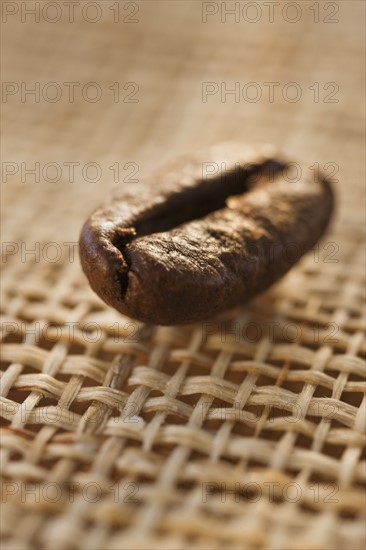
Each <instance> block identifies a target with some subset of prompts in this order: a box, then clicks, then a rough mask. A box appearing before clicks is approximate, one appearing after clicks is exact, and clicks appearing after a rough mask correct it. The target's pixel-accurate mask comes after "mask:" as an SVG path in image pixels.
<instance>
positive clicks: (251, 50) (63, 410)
mask: <svg viewBox="0 0 366 550" xmlns="http://www.w3.org/2000/svg"><path fill="white" fill-rule="evenodd" d="M11 4H12V5H15V6H16V7H18V8H19V9H18V11H17V13H14V14H13V15H9V16H8V17H7V18H6V19H5V20H4V21H3V25H2V27H3V46H4V48H3V49H4V53H3V80H4V81H6V82H8V83H13V88H9V89H12V90H13V93H12V94H11V95H8V96H7V98H6V101H4V103H3V114H4V122H3V129H4V133H5V134H6V140H4V141H3V145H2V157H3V161H5V162H7V163H13V164H11V165H10V164H7V165H6V166H7V167H9V166H10V168H9V170H10V172H11V171H12V170H13V175H11V173H10V172H9V173H8V177H7V178H5V179H4V181H3V183H2V199H3V200H2V210H3V229H2V240H3V252H4V258H3V275H2V293H3V298H2V314H3V317H2V371H1V374H2V376H1V406H2V409H1V410H2V419H3V428H2V438H1V443H2V447H1V469H2V488H3V493H2V494H3V496H2V506H1V513H2V519H1V530H2V537H3V542H2V547H3V548H4V549H5V548H7V549H19V548H24V549H35V548H37V549H38V548H45V549H46V548H47V549H66V548H67V549H74V548H75V549H84V548H85V549H86V548H87V549H92V548H93V549H102V548H103V549H111V550H112V549H116V550H117V549H121V548H126V549H130V548H134V549H147V548H148V549H154V548H156V549H162V548H166V549H183V548H187V547H192V548H202V549H207V548H210V549H211V548H212V549H214V548H217V549H218V548H259V549H273V550H277V549H280V548H281V549H315V548H316V549H334V548H353V549H360V548H363V546H364V544H365V538H364V512H365V506H364V487H365V477H366V475H365V451H364V449H365V418H366V414H365V413H366V406H365V364H364V357H365V351H366V346H365V339H364V328H365V321H364V308H363V304H364V257H363V254H364V252H363V251H364V246H363V240H364V239H363V235H362V228H363V226H364V213H363V208H362V206H363V201H364V173H363V167H364V145H365V143H364V132H363V125H362V117H363V114H364V102H363V97H364V50H363V43H364V41H363V40H362V37H363V36H364V27H363V21H364V4H363V3H362V2H352V1H351V2H333V3H328V5H329V4H331V8H330V9H331V10H333V8H334V6H335V8H337V10H336V11H337V13H336V15H335V16H331V13H332V12H331V11H329V7H328V8H326V7H325V4H324V3H322V2H320V3H315V4H317V5H318V8H319V10H320V11H319V22H315V21H314V16H315V13H314V9H315V8H313V9H310V8H311V6H313V5H314V2H305V1H304V2H301V7H302V15H301V17H300V19H299V20H298V21H296V22H295V23H289V22H288V21H286V19H285V18H284V17H283V15H282V11H280V12H278V13H279V15H276V17H275V19H274V21H273V23H271V22H270V21H268V17H267V19H266V16H265V15H264V14H265V13H266V12H265V11H264V4H262V3H260V2H257V3H256V4H257V5H259V6H261V7H262V9H263V12H262V13H263V15H262V18H261V19H260V20H258V21H257V22H256V23H248V22H247V21H245V19H243V17H242V16H241V17H240V20H239V21H236V20H235V17H233V16H231V17H229V16H228V17H227V20H226V22H225V20H224V21H222V18H221V14H220V12H218V14H216V15H212V16H211V15H210V16H209V17H208V18H207V21H206V22H204V21H203V12H202V10H203V9H204V8H203V4H202V3H201V2H189V1H188V2H176V1H169V2H164V1H161V2H156V1H154V0H150V1H141V2H137V3H134V2H133V3H130V5H129V6H127V5H126V3H123V2H120V3H119V6H120V9H121V11H120V17H121V18H122V19H123V18H126V15H127V16H128V17H129V18H131V19H135V20H136V21H135V22H129V21H123V20H120V21H119V22H117V23H115V22H114V21H113V15H114V13H115V9H116V8H113V9H111V7H113V5H114V4H116V3H112V2H108V1H105V2H97V4H98V5H99V7H100V9H101V13H102V15H101V18H100V20H99V21H96V22H95V23H91V22H89V21H88V20H86V18H85V17H82V16H81V12H80V11H76V12H75V17H74V21H73V22H70V19H69V16H68V15H67V13H65V11H63V12H62V16H61V18H60V19H59V20H58V21H56V22H55V23H50V22H49V21H47V17H48V18H51V17H53V15H52V13H51V11H50V12H49V13H48V15H47V16H46V17H45V16H44V15H42V14H41V16H40V20H39V22H37V21H36V20H35V16H26V15H24V13H23V15H22V12H21V10H22V9H23V8H22V6H21V3H20V2H18V3H17V2H13V3H11ZM23 4H26V5H27V7H29V9H30V7H32V6H33V4H34V3H32V2H26V3H23ZM41 4H42V3H41ZM81 4H83V3H82V2H81ZM210 4H211V5H212V6H213V9H214V10H215V9H216V7H218V9H221V7H220V6H221V3H215V2H214V3H210ZM244 4H245V3H243V2H242V3H240V5H241V7H244ZM346 4H347V6H346ZM136 6H137V8H138V12H136V13H135V11H136ZM332 6H333V8H332ZM335 8H334V9H335ZM50 10H51V8H50ZM113 10H114V11H113ZM248 13H249V12H248ZM276 13H277V12H276ZM288 13H289V17H293V15H291V12H290V11H289V12H288ZM89 17H93V14H92V12H90V13H89ZM249 17H253V15H249ZM326 17H328V18H329V17H330V18H336V19H338V22H333V23H330V22H327V21H325V18H326ZM50 82H54V83H56V84H58V85H59V86H60V87H61V90H62V92H63V93H62V96H61V97H60V98H59V99H58V100H57V101H53V102H52V101H49V100H46V99H44V97H43V96H42V91H40V96H39V101H36V100H35V99H34V96H31V95H24V97H22V95H21V84H22V83H26V85H27V89H30V88H32V87H33V88H34V89H36V88H35V86H36V83H39V86H40V90H43V91H44V89H45V88H44V86H45V85H47V84H48V83H50ZM70 82H76V83H79V85H78V86H77V87H76V88H75V90H74V91H75V97H74V100H73V101H71V100H70V98H69V97H68V96H67V94H66V93H65V91H67V90H68V89H69V88H67V86H66V85H65V83H70ZM89 82H96V83H97V84H98V85H99V87H100V89H101V90H102V97H101V98H100V99H99V100H98V101H90V100H88V98H87V96H85V91H84V95H83V93H82V92H81V91H80V90H81V89H82V87H83V86H85V84H86V83H89ZM116 82H117V83H119V86H120V89H119V97H118V98H117V101H115V100H116V97H115V95H114V94H115V93H116V92H115V90H116V85H115V83H116ZM207 82H208V83H216V84H217V85H218V86H219V90H220V91H219V93H217V94H215V95H213V96H212V97H211V96H209V97H207V98H206V99H207V101H203V99H202V83H207ZM236 82H239V84H240V86H241V90H242V87H243V86H244V85H245V83H248V82H255V83H261V89H262V91H263V94H265V91H266V90H267V89H268V88H266V87H265V86H264V85H263V83H265V82H278V83H279V87H278V88H276V90H278V92H279V96H278V97H277V96H276V98H275V100H274V101H273V102H272V101H269V99H268V97H266V96H265V95H264V96H263V98H262V99H260V100H258V101H257V102H250V101H248V100H244V99H243V96H241V98H242V99H240V100H239V101H236V97H235V96H233V95H231V96H230V95H228V96H227V97H225V96H224V97H222V95H221V86H222V83H224V85H226V87H227V89H228V90H229V89H233V88H234V87H235V83H236ZM289 82H295V83H297V85H298V86H299V87H300V89H301V91H302V97H301V99H299V100H298V101H297V102H291V101H288V100H287V101H285V100H284V99H283V97H282V91H281V90H283V87H284V85H286V84H287V83H289ZM128 83H130V84H128ZM131 83H132V84H131ZM315 83H318V86H319V88H317V87H316V86H317V85H315ZM328 83H333V85H331V87H328V88H325V86H327V85H328ZM334 84H336V88H334ZM16 85H18V86H19V91H18V92H17V91H16V90H17V88H16ZM14 86H15V87H14ZM124 86H126V87H125V88H124ZM110 87H112V89H110ZM310 88H312V89H310ZM317 89H318V90H319V94H320V96H319V100H318V101H316V99H317V98H316V97H315V96H314V90H317ZM337 89H338V92H336V95H335V96H334V95H333V96H332V97H333V99H334V98H336V99H337V101H336V102H328V101H325V96H326V97H327V94H329V93H331V92H332V93H335V92H334V90H337ZM89 91H90V94H91V96H92V89H90V90H89ZM132 92H133V93H134V94H135V95H134V96H132V99H137V101H136V102H128V98H130V99H131V96H130V95H129V96H128V97H127V98H126V95H127V94H131V93H132ZM292 93H293V89H292ZM49 94H50V96H51V89H49ZM289 94H290V91H289ZM291 97H292V96H291ZM229 139H234V140H244V141H250V142H253V143H254V144H255V143H259V142H263V141H266V142H274V143H275V144H276V145H278V147H279V148H282V149H283V150H284V151H285V152H287V154H288V155H289V156H290V158H294V159H295V160H296V159H299V160H303V159H304V160H305V161H306V162H307V163H308V164H309V165H314V163H319V166H323V167H324V165H325V164H326V163H328V167H327V170H328V171H329V173H330V172H331V171H334V172H336V173H335V175H334V178H337V180H339V181H335V183H334V185H335V189H336V193H337V205H338V206H337V212H336V215H335V217H334V220H333V222H332V225H331V227H330V229H329V231H328V233H327V235H326V236H325V238H324V239H323V241H322V242H321V243H319V246H317V247H315V249H314V250H313V251H311V252H310V253H309V254H308V255H307V256H306V257H304V258H303V259H302V260H301V262H300V263H299V264H297V265H296V267H295V268H294V269H293V270H292V271H291V272H290V273H289V274H288V275H287V276H286V277H285V278H284V279H283V280H282V281H281V282H280V283H278V284H277V285H276V286H275V287H273V288H272V289H270V290H269V291H268V292H267V293H265V294H264V295H263V296H260V297H259V298H257V299H256V300H254V301H253V302H252V303H251V304H249V305H247V306H244V307H238V308H237V309H236V310H235V311H230V312H228V313H226V314H225V315H222V316H221V317H219V318H217V319H213V320H210V321H209V322H207V323H202V324H198V325H193V326H187V327H170V328H163V327H152V326H143V325H140V324H138V323H136V322H133V321H132V320H130V319H128V318H127V317H123V316H122V315H119V314H117V313H116V312H114V311H113V310H111V309H110V308H108V307H107V306H106V305H105V304H103V303H102V302H101V301H100V300H99V298H98V297H97V296H95V295H94V294H93V293H92V291H91V290H90V288H89V287H88V284H87V281H86V279H85V277H84V276H83V274H82V272H81V268H80V265H79V261H78V257H77V250H76V246H75V243H76V242H77V239H78V234H79V231H80V227H81V225H82V223H83V221H84V219H85V218H86V216H87V215H88V213H89V212H90V210H91V209H92V208H93V207H94V206H96V205H97V204H98V203H99V201H100V200H101V199H102V198H103V196H104V195H105V194H106V193H107V192H109V191H110V190H111V189H112V188H114V187H115V186H116V185H133V179H134V178H136V177H138V178H139V177H142V176H143V174H144V173H146V172H147V171H148V170H149V169H150V168H152V167H153V165H157V164H159V163H160V162H161V161H163V160H165V159H167V158H169V157H172V156H174V155H175V154H177V153H181V152H184V151H189V150H192V149H193V150H194V149H196V148H198V147H204V146H207V145H210V144H211V143H215V142H218V141H225V140H229ZM37 162H38V163H39V166H40V168H39V170H40V176H39V178H38V177H37V175H36V176H35V175H34V174H33V175H32V174H30V173H27V172H26V169H31V168H33V169H36V170H37V167H36V164H35V163H37ZM89 162H94V163H98V166H99V169H100V170H101V177H100V178H99V179H98V178H95V180H96V181H92V179H93V177H94V176H93V173H92V172H90V174H89V177H86V176H85V172H84V173H83V171H82V168H83V167H84V166H85V165H86V164H87V163H89ZM22 163H23V165H22ZM47 163H56V164H57V166H58V167H59V169H61V175H60V178H59V179H58V181H53V182H52V181H51V179H52V178H53V177H55V176H54V174H55V172H52V170H55V167H54V166H53V168H52V167H51V168H49V170H50V172H49V173H48V172H44V173H42V170H43V169H44V166H45V165H47ZM70 163H79V164H78V165H74V168H75V177H74V178H72V177H71V176H70V173H69V171H68V170H69V168H68V167H70ZM115 163H119V174H117V173H116V165H115ZM112 166H114V168H111V167H112ZM56 169H57V167H56ZM314 169H316V167H315V168H314ZM7 170H8V168H7ZM116 174H117V175H116ZM136 174H137V175H136ZM56 175H57V174H56ZM36 179H39V181H36ZM55 179H56V178H55Z"/></svg>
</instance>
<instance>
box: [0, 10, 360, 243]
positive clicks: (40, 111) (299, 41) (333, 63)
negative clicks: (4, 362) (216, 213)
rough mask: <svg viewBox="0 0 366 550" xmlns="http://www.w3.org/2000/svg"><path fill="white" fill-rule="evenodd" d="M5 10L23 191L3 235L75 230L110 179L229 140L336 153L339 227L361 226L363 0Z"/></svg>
mask: <svg viewBox="0 0 366 550" xmlns="http://www.w3.org/2000/svg"><path fill="white" fill-rule="evenodd" d="M37 6H38V7H37ZM2 9H3V13H2V16H3V39H2V42H3V57H2V65H3V68H2V76H3V105H2V107H3V132H4V139H3V144H2V147H3V151H2V156H3V161H4V162H5V163H14V164H5V165H3V183H4V185H3V193H4V204H6V201H7V200H8V198H9V200H11V199H13V200H14V201H15V202H14V203H13V204H12V208H11V210H10V211H5V213H4V214H5V216H7V223H6V225H5V227H4V229H5V231H6V238H11V235H12V231H13V229H14V226H13V224H15V229H16V232H18V230H19V225H20V224H21V225H22V226H23V227H24V228H26V231H27V233H28V235H29V232H30V231H31V233H32V235H34V237H35V238H36V237H37V238H40V237H42V236H47V238H50V237H51V233H52V235H53V236H54V237H55V238H56V239H58V238H63V237H64V236H65V238H67V239H69V240H70V239H71V240H76V238H77V234H78V230H79V227H80V224H81V222H82V220H83V218H84V217H85V215H86V214H87V213H88V212H89V211H90V209H91V208H93V206H94V205H95V204H97V202H98V200H99V198H100V197H101V196H103V195H105V194H106V193H107V192H108V191H109V190H110V189H111V188H113V187H114V186H115V184H116V183H115V182H117V183H119V184H122V183H123V180H125V183H127V184H128V183H130V184H131V180H132V184H133V179H134V178H137V177H140V176H141V175H142V174H143V173H144V172H145V171H148V170H149V169H150V168H151V167H152V166H153V165H155V164H158V163H160V162H161V161H163V160H164V159H166V158H169V157H171V156H174V155H175V154H177V153H181V152H184V151H189V150H195V149H197V147H205V146H207V145H208V144H211V143H215V142H217V141H224V140H243V141H249V142H251V143H255V142H263V141H264V142H271V143H274V144H276V145H277V146H278V147H280V148H282V149H284V150H285V151H286V152H288V154H289V155H290V156H291V157H293V159H294V160H297V159H304V160H305V161H306V162H307V163H308V164H309V165H313V164H314V163H319V166H321V165H323V166H324V164H326V163H333V164H332V165H329V166H328V167H327V168H328V173H329V174H331V173H333V171H334V178H335V179H338V180H339V183H338V186H337V191H338V194H339V201H338V204H339V210H340V212H339V215H338V220H339V221H340V220H343V222H344V225H343V226H342V229H343V230H348V229H349V228H350V227H352V228H353V227H356V226H357V225H358V227H360V224H361V225H362V220H361V219H360V218H358V215H357V213H358V212H360V209H359V198H360V195H359V193H362V191H361V190H362V189H363V187H364V182H363V178H362V169H363V166H364V147H363V145H364V142H363V135H364V126H363V119H364V105H365V103H364V93H363V92H364V66H363V65H364V56H363V48H364V45H363V44H364V43H363V36H364V9H365V7H364V3H363V2H359V1H354V2H353V1H348V2H343V1H340V2H328V3H326V2H315V3H314V2H307V1H301V2H298V3H291V2H283V1H281V2H280V3H279V4H278V5H277V4H276V3H274V2H269V3H262V2H224V3H223V4H222V5H221V2H199V1H175V0H171V1H156V0H146V1H141V2H122V1H118V2H115V3H113V2H108V1H103V2H96V3H90V2H85V1H83V2H80V4H78V5H76V3H75V2H71V3H70V5H68V4H66V5H65V4H63V3H60V5H58V6H55V5H54V3H50V2H41V3H40V4H37V3H32V2H27V3H25V4H22V3H19V2H4V6H3V8H2ZM22 163H23V164H22ZM36 163H39V166H38V168H37V170H36V172H37V175H36V174H34V175H33V174H32V173H31V172H29V173H28V172H27V170H30V171H31V170H32V169H33V170H35V169H36ZM49 163H55V164H54V165H52V164H51V165H49ZM71 163H77V164H71ZM88 163H97V166H91V165H89V164H88ZM129 163H131V164H129ZM335 164H336V165H337V166H335ZM36 179H38V181H36ZM5 180H6V181H5ZM65 197H67V200H65ZM29 201H31V204H32V207H30V203H29ZM14 209H16V211H17V215H16V216H14ZM349 211H352V216H348V217H347V215H346V212H349ZM7 212H8V215H7ZM64 216H67V217H66V220H67V223H65V217H64ZM47 223H48V224H49V225H47ZM45 228H47V229H45ZM44 231H46V233H47V235H44Z"/></svg>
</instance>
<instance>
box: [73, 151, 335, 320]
mask: <svg viewBox="0 0 366 550" xmlns="http://www.w3.org/2000/svg"><path fill="white" fill-rule="evenodd" d="M289 167H290V165H289V164H288V162H287V161H284V160H282V159H281V158H277V155H274V153H273V151H271V150H270V149H269V148H268V147H267V148H266V147H264V148H263V149H256V150H253V149H251V148H249V147H247V146H243V145H242V144H237V143H227V144H220V145H216V146H213V147H211V148H210V149H208V150H205V151H202V152H200V153H194V154H192V155H190V156H188V155H187V156H183V157H180V158H178V159H176V160H174V161H172V162H170V163H168V164H166V165H165V166H163V167H162V168H160V169H159V170H157V171H155V172H154V173H152V174H151V177H150V178H149V179H148V180H146V181H143V182H139V183H137V184H134V185H133V187H132V188H129V187H127V188H122V189H120V188H119V189H118V190H116V191H115V192H114V193H113V194H112V195H111V196H110V197H108V198H107V199H106V201H105V202H104V203H103V204H102V205H101V206H99V207H98V208H97V209H96V210H95V211H94V213H93V214H92V215H91V216H90V217H89V218H88V220H87V221H86V222H85V224H84V226H83V229H82V232H81V236H80V258H81V263H82V267H83V270H84V272H85V274H86V276H87V277H88V279H89V282H90V285H91V287H92V288H93V290H94V291H95V292H96V293H97V294H98V295H99V296H100V297H101V298H102V299H103V300H104V301H105V302H106V303H107V304H109V305H111V306H112V307H114V308H116V309H117V310H118V311H120V312H122V313H125V314H127V315H129V316H131V317H134V318H136V319H138V320H140V321H143V322H149V323H156V324H162V325H171V324H180V323H191V322H197V321H202V320H204V319H208V318H209V317H211V316H213V315H215V314H217V313H219V312H221V311H223V310H225V309H228V308H231V307H233V306H236V305H238V304H241V303H244V302H245V301H247V300H248V299H250V298H251V297H253V296H254V295H256V294H257V293H259V292H262V291H263V290H265V289H266V288H268V287H269V286H270V285H271V284H272V283H274V282H275V281H276V280H278V279H279V278H280V277H281V276H282V275H284V274H285V273H286V272H287V271H288V270H289V269H290V268H291V266H292V265H294V263H296V262H297V261H298V260H299V259H300V257H301V256H302V255H303V254H305V253H306V252H307V251H308V250H310V249H311V248H312V247H313V246H314V245H315V244H316V242H317V241H318V240H319V239H320V237H321V236H322V234H323V233H324V231H325V229H326V226H327V224H328V222H329V219H330V216H331V213H332V210H333V203H334V200H333V192H332V189H331V186H330V183H329V182H328V181H327V180H326V179H325V177H324V176H322V175H321V176H320V177H319V178H318V181H314V173H313V172H312V171H311V170H310V169H309V168H306V167H305V166H302V167H301V177H299V178H296V179H295V180H294V179H293V178H291V180H290V178H289V177H288V171H289Z"/></svg>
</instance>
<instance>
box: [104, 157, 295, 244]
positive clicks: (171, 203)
mask: <svg viewBox="0 0 366 550" xmlns="http://www.w3.org/2000/svg"><path fill="white" fill-rule="evenodd" d="M284 168H286V164H285V163H283V162H279V161H278V160H275V159H267V160H266V161H265V162H263V163H262V164H252V165H251V167H250V168H243V167H240V166H238V167H236V168H235V169H234V170H232V171H231V172H230V173H229V174H227V173H224V174H221V175H220V176H215V177H212V178H209V179H207V180H203V179H202V180H201V181H200V182H199V185H197V186H196V187H195V188H187V189H183V190H182V191H181V192H178V193H176V194H175V195H172V196H171V197H169V199H168V200H167V201H165V202H164V203H163V205H162V206H161V208H159V207H157V206H156V205H155V207H154V206H153V207H152V215H150V216H149V213H145V219H143V220H138V219H137V220H136V223H135V224H134V225H133V227H131V228H119V227H116V228H115V229H114V232H113V237H112V239H111V240H112V244H113V245H114V246H115V247H116V248H117V249H118V250H120V251H121V252H122V250H124V249H125V247H126V246H127V245H128V244H130V243H131V242H132V241H133V240H135V239H138V238H141V237H145V236H147V235H151V234H153V233H163V232H165V231H170V230H172V229H175V228H177V227H179V226H180V225H182V224H184V223H187V222H192V221H195V220H200V219H201V218H203V217H204V216H207V215H208V214H211V213H213V212H216V211H218V210H221V209H222V208H226V207H227V200H228V199H229V198H230V197H233V196H236V195H243V194H244V193H246V192H248V191H249V190H250V188H251V186H253V184H255V185H258V178H262V177H263V171H265V176H266V177H265V178H263V179H265V180H266V181H271V179H272V178H274V177H275V176H276V175H277V174H278V173H279V172H280V171H281V170H283V169H284ZM253 176H254V177H255V178H256V179H254V180H253V179H252V178H253Z"/></svg>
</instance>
